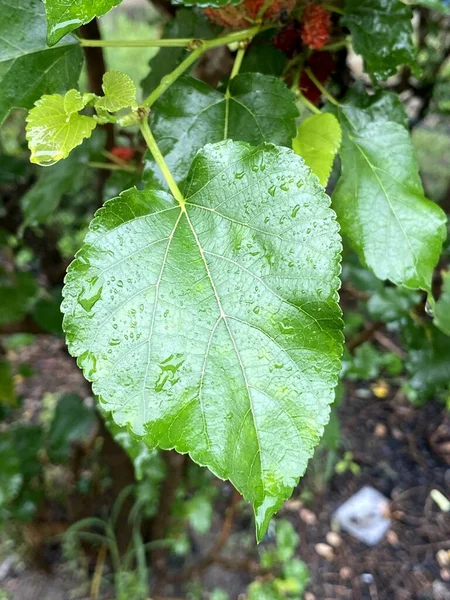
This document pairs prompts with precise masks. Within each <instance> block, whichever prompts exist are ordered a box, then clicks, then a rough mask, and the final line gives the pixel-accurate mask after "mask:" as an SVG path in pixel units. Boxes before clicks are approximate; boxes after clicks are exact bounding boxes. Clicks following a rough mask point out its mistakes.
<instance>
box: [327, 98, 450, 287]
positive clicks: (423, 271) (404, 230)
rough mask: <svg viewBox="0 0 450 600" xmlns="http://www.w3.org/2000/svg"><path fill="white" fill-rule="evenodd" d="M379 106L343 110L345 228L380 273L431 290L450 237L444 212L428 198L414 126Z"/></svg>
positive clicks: (340, 211)
mask: <svg viewBox="0 0 450 600" xmlns="http://www.w3.org/2000/svg"><path fill="white" fill-rule="evenodd" d="M374 102H375V104H374V107H375V108H373V109H371V108H370V107H369V106H367V107H366V108H365V109H364V110H360V109H358V108H356V107H355V106H351V107H349V108H347V107H346V106H344V107H343V108H341V109H339V110H338V111H337V112H338V117H339V120H340V123H341V126H342V129H343V141H342V146H341V150H340V153H339V155H340V158H341V164H342V175H341V177H340V179H339V181H338V184H337V186H336V189H335V191H334V194H333V207H334V208H335V210H336V213H337V215H338V219H339V223H340V225H341V228H342V232H343V233H344V235H346V236H347V237H348V239H349V241H350V242H351V244H352V246H353V247H354V248H355V250H356V251H357V252H358V254H359V256H360V258H361V259H362V260H363V262H364V263H365V264H366V265H367V266H368V267H369V268H370V269H372V270H373V272H374V273H375V275H376V276H377V277H379V278H380V279H389V280H390V281H392V282H393V283H395V284H397V285H404V286H405V287H409V288H413V289H423V290H426V291H430V287H431V277H432V274H433V269H434V267H435V265H436V263H437V261H438V258H439V254H440V251H441V248H442V243H443V241H444V239H445V237H446V217H445V214H444V213H443V211H442V210H441V209H440V208H439V206H437V205H436V204H434V203H433V202H431V201H430V200H428V199H427V198H425V196H424V194H423V188H422V183H421V181H420V177H419V172H418V166H417V161H416V158H415V152H414V148H413V145H412V141H411V138H410V135H409V133H408V131H407V130H406V129H405V128H404V127H403V126H402V125H399V124H398V123H394V122H391V121H388V120H386V118H385V117H380V118H379V116H378V110H377V108H376V107H377V106H378V105H379V102H380V99H379V98H376V99H375V100H374Z"/></svg>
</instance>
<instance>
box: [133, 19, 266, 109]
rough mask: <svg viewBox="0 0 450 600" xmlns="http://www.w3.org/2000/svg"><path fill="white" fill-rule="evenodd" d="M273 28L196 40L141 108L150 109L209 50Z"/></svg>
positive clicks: (235, 32)
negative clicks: (193, 45) (192, 47)
mask: <svg viewBox="0 0 450 600" xmlns="http://www.w3.org/2000/svg"><path fill="white" fill-rule="evenodd" d="M269 27H273V24H269V25H267V26H263V27H251V28H250V29H244V30H242V31H234V32H233V33H229V34H228V35H224V36H221V37H218V38H215V39H213V40H196V41H195V43H196V44H199V46H198V48H196V49H195V50H193V51H192V52H191V54H189V56H188V57H187V58H185V59H184V60H183V62H182V63H180V64H179V65H178V67H177V68H176V69H174V70H173V71H172V72H171V73H169V75H166V76H165V77H163V78H162V80H161V83H160V84H159V86H158V87H156V88H155V89H154V90H153V92H152V93H151V94H150V95H149V96H147V98H145V100H144V101H143V103H142V106H143V107H146V108H150V107H151V106H152V105H153V104H154V103H155V102H156V100H158V98H159V97H160V96H161V95H162V94H163V93H164V92H165V91H166V90H167V88H169V87H170V86H171V85H172V84H173V83H174V82H175V81H176V80H177V79H178V77H180V75H182V74H183V73H184V72H185V71H187V69H189V67H190V66H192V65H193V64H194V63H195V62H196V61H197V60H198V59H199V58H200V56H201V55H202V54H203V53H204V52H206V51H207V50H211V48H217V47H218V46H225V45H227V44H232V43H233V42H241V41H244V40H251V39H252V38H253V37H254V36H255V35H256V34H257V33H259V32H260V31H263V30H264V29H268V28H269Z"/></svg>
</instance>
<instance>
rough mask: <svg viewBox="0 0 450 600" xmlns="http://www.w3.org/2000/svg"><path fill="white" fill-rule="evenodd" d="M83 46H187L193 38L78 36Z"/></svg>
mask: <svg viewBox="0 0 450 600" xmlns="http://www.w3.org/2000/svg"><path fill="white" fill-rule="evenodd" d="M78 41H79V42H80V45H81V46H82V47H83V48H189V46H190V45H191V44H192V43H193V42H194V39H193V38H178V39H175V38H174V39H161V40H93V39H92V40H87V39H85V38H78Z"/></svg>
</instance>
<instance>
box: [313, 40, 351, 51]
mask: <svg viewBox="0 0 450 600" xmlns="http://www.w3.org/2000/svg"><path fill="white" fill-rule="evenodd" d="M347 45H348V41H347V39H345V40H338V41H337V42H332V43H331V44H327V45H326V46H324V47H323V48H321V49H320V50H319V52H326V51H329V52H333V51H334V50H340V49H341V48H345V47H346V46H347Z"/></svg>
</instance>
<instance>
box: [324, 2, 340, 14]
mask: <svg viewBox="0 0 450 600" xmlns="http://www.w3.org/2000/svg"><path fill="white" fill-rule="evenodd" d="M322 8H325V9H326V10H329V11H330V12H334V13H337V14H338V15H343V14H345V13H344V11H343V10H342V8H339V7H338V6H333V5H332V4H322Z"/></svg>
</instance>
